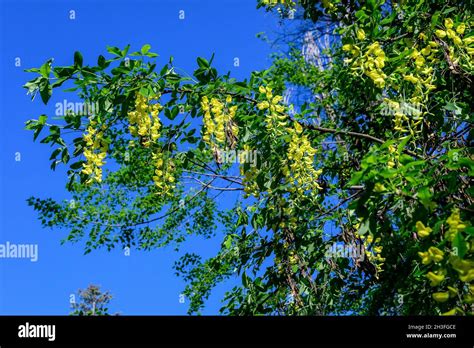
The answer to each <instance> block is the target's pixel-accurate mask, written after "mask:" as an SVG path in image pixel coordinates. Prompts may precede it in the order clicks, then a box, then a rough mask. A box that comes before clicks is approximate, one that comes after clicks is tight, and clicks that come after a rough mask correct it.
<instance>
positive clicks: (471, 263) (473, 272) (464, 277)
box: [449, 256, 474, 283]
mask: <svg viewBox="0 0 474 348" xmlns="http://www.w3.org/2000/svg"><path fill="white" fill-rule="evenodd" d="M449 262H450V264H451V266H452V267H453V268H454V270H456V272H458V275H459V279H460V280H461V281H462V282H465V283H470V282H472V281H473V280H474V260H469V259H468V260H465V259H461V258H460V257H458V256H452V257H450V258H449Z"/></svg>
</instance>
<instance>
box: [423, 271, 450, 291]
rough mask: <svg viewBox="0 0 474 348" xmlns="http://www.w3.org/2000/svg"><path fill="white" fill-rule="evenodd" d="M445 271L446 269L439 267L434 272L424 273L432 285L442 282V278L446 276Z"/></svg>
mask: <svg viewBox="0 0 474 348" xmlns="http://www.w3.org/2000/svg"><path fill="white" fill-rule="evenodd" d="M446 273H447V272H446V269H444V268H440V269H438V270H437V271H435V272H431V271H430V272H428V273H427V274H426V278H428V279H429V280H430V285H431V286H433V287H434V286H438V285H439V284H441V283H442V282H443V280H444V279H445V278H446Z"/></svg>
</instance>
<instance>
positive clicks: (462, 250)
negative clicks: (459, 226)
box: [453, 232, 467, 258]
mask: <svg viewBox="0 0 474 348" xmlns="http://www.w3.org/2000/svg"><path fill="white" fill-rule="evenodd" d="M453 246H454V247H455V248H456V250H457V255H458V256H459V257H460V258H463V257H464V255H466V252H467V245H466V240H465V239H464V237H463V236H462V234H461V232H458V233H456V236H455V237H454V240H453Z"/></svg>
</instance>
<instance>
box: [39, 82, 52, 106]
mask: <svg viewBox="0 0 474 348" xmlns="http://www.w3.org/2000/svg"><path fill="white" fill-rule="evenodd" d="M39 88H40V95H41V100H42V101H43V103H44V104H45V105H46V104H48V101H49V99H50V98H51V95H52V94H53V88H52V87H51V84H50V83H49V80H48V79H46V78H43V80H42V81H41V83H40V86H39Z"/></svg>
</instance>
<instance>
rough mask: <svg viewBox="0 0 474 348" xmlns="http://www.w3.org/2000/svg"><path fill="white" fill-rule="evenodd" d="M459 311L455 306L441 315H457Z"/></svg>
mask: <svg viewBox="0 0 474 348" xmlns="http://www.w3.org/2000/svg"><path fill="white" fill-rule="evenodd" d="M457 312H458V311H457V308H453V309H451V310H450V311H447V312H444V313H443V314H441V315H443V316H451V315H456V314H457Z"/></svg>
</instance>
